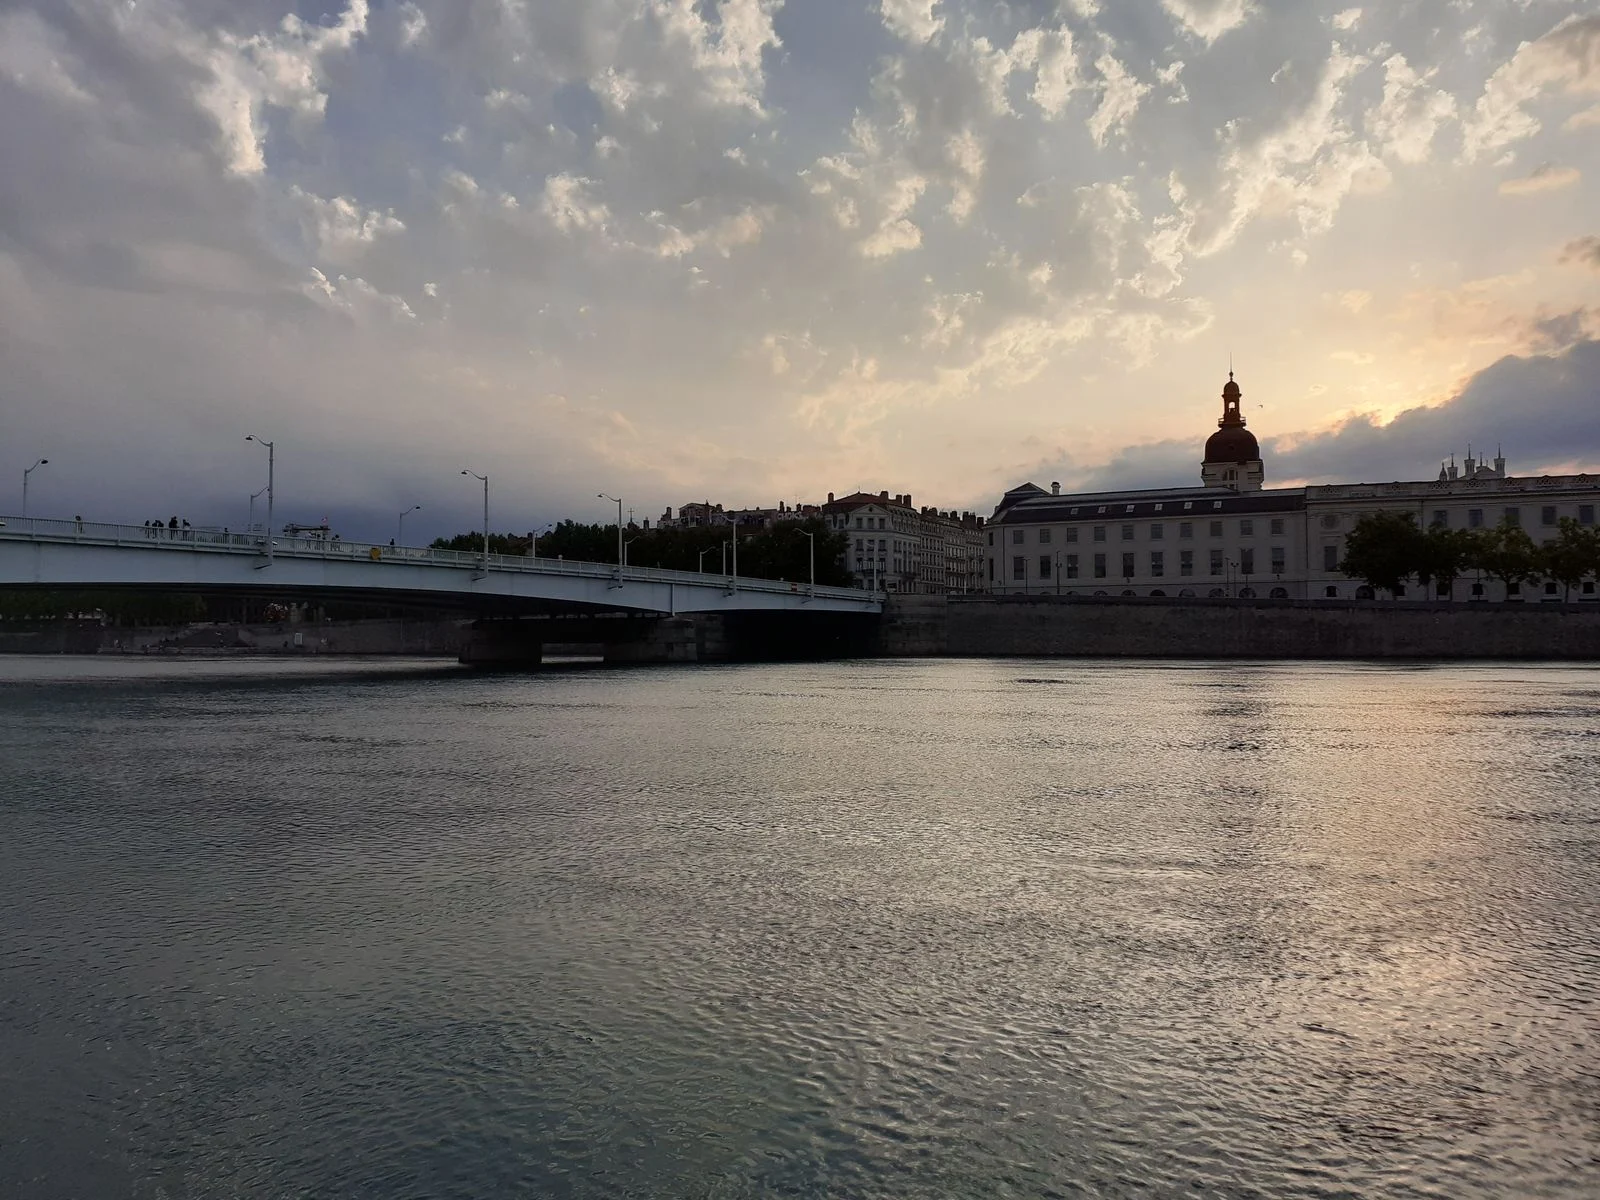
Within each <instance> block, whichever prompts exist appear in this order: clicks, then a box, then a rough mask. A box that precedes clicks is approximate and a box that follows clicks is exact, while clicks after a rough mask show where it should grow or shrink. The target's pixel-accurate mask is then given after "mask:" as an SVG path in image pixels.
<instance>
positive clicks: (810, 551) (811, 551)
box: [800, 529, 817, 596]
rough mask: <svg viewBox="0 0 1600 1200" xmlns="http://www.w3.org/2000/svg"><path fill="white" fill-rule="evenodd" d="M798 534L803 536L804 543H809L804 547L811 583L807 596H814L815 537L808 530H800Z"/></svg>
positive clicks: (815, 574) (815, 579) (815, 583)
mask: <svg viewBox="0 0 1600 1200" xmlns="http://www.w3.org/2000/svg"><path fill="white" fill-rule="evenodd" d="M800 532H801V533H802V534H804V535H805V538H806V541H807V542H809V543H810V545H809V546H807V547H806V549H807V552H808V554H807V556H808V558H809V559H810V564H811V583H810V590H809V591H808V592H807V595H811V596H815V595H816V594H817V535H816V534H814V533H812V532H811V531H810V530H809V529H802V530H801V531H800Z"/></svg>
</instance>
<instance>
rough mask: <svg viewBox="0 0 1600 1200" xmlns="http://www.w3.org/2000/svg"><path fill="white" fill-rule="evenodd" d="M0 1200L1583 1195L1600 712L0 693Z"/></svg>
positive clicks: (1421, 683)
mask: <svg viewBox="0 0 1600 1200" xmlns="http://www.w3.org/2000/svg"><path fill="white" fill-rule="evenodd" d="M0 822H3V824H0V829H3V831H4V836H3V837H0V1195H4V1196H7V1197H15V1198H42V1197H68V1196H76V1197H112V1196H118V1197H121V1196H134V1197H151V1198H155V1197H164V1198H180V1197H214V1196H238V1197H283V1196H330V1197H487V1196H515V1195H524V1196H554V1197H601V1196H606V1197H610V1196H697V1197H736V1196H765V1195H775V1196H776V1195H782V1196H815V1197H824V1196H828V1197H834V1196H841V1197H842V1196H863V1197H866V1196H904V1197H929V1196H1178V1195H1183V1196H1189V1195H1195V1196H1200V1195H1205V1196H1223V1197H1250V1196H1270V1197H1313V1196H1315V1197H1323V1196H1384V1197H1413V1196H1418V1197H1420V1196H1438V1197H1456V1198H1458V1197H1468V1196H1484V1197H1489V1196H1494V1197H1505V1196H1518V1197H1536V1196H1550V1197H1579V1196H1586V1197H1587V1196H1594V1195H1596V1194H1600V1008H1597V1003H1596V996H1597V993H1600V670H1596V669H1592V668H1583V667H1572V666H1543V665H1451V666H1437V667H1430V666H1425V665H1404V666H1394V665H1388V666H1380V665H1359V664H1293V663H1277V664H1247V663H1193V662H1186V663H1146V662H1140V663H1128V662H1103V661H1067V660H1048V661H1046V660H1005V661H1000V660H968V661H959V660H951V661H933V660H918V661H872V662H856V663H827V664H807V665H781V666H705V667H691V668H660V669H641V670H626V671H624V670H599V669H596V670H573V671H555V672H548V673H544V674H536V675H479V674H473V673H470V672H467V671H464V670H460V669H456V668H447V667H441V666H438V665H436V664H425V663H397V662H385V663H356V662H342V663H341V662H336V661H331V660H295V661H271V660H249V661H238V660H235V661H205V660H178V661H174V660H162V661H150V660H106V659H50V658H14V659H0Z"/></svg>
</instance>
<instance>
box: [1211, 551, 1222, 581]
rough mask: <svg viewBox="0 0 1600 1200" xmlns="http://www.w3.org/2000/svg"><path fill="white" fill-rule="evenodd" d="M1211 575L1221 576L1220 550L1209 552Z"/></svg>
mask: <svg viewBox="0 0 1600 1200" xmlns="http://www.w3.org/2000/svg"><path fill="white" fill-rule="evenodd" d="M1211 573H1212V574H1213V575H1221V574H1222V551H1221V550H1213V551H1212V552H1211Z"/></svg>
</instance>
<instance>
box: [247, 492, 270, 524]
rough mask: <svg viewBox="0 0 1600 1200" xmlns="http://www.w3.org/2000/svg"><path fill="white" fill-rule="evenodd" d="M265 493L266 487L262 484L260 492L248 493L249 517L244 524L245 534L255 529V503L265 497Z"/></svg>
mask: <svg viewBox="0 0 1600 1200" xmlns="http://www.w3.org/2000/svg"><path fill="white" fill-rule="evenodd" d="M266 492H267V489H266V485H264V484H263V485H262V487H261V490H260V491H257V492H251V493H250V516H249V518H248V519H247V520H246V521H245V523H244V531H245V533H249V532H250V531H251V530H252V529H254V528H255V527H256V501H257V500H258V499H260V498H261V497H262V496H264V495H266Z"/></svg>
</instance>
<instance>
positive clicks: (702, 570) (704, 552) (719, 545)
mask: <svg viewBox="0 0 1600 1200" xmlns="http://www.w3.org/2000/svg"><path fill="white" fill-rule="evenodd" d="M726 545H727V543H726V542H718V543H717V544H716V545H715V546H707V547H706V548H705V549H704V550H702V551H700V565H699V567H698V568H697V569H698V570H699V572H700V573H701V574H702V575H704V574H705V571H706V555H708V554H710V553H711V552H712V551H713V550H723V549H724V547H726ZM723 558H724V559H726V558H727V553H726V551H725V550H724V553H723Z"/></svg>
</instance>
